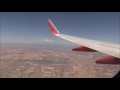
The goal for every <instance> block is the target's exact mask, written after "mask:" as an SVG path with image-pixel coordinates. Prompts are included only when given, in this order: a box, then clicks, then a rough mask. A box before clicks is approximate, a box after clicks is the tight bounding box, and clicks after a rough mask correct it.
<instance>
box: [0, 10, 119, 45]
mask: <svg viewBox="0 0 120 90" xmlns="http://www.w3.org/2000/svg"><path fill="white" fill-rule="evenodd" d="M0 14H1V42H0V43H28V44H29V43H34V44H35V43H36V44H38V43H40V44H41V43H44V44H61V45H75V44H74V43H71V42H69V41H66V40H63V39H61V38H58V37H55V36H53V35H52V34H51V32H50V30H49V27H48V24H47V20H48V19H51V21H52V22H53V23H54V25H55V26H56V28H57V29H58V30H59V31H60V32H61V33H63V34H68V35H72V36H77V37H82V38H88V39H93V40H99V41H105V42H110V43H117V44H118V43H120V40H119V36H120V30H119V29H120V28H119V26H120V13H119V12H1V13H0Z"/></svg>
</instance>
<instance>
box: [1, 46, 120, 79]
mask: <svg viewBox="0 0 120 90" xmlns="http://www.w3.org/2000/svg"><path fill="white" fill-rule="evenodd" d="M71 49H72V48H71V47H53V46H50V47H46V46H39V47H34V46H2V47H1V48H0V77H1V78H111V77H113V76H114V75H115V74H116V73H117V72H118V71H119V70H120V65H108V64H96V63H95V61H96V60H97V59H99V58H102V57H104V56H106V55H105V54H102V53H99V52H94V53H93V52H92V53H88V52H75V51H72V50H71Z"/></svg>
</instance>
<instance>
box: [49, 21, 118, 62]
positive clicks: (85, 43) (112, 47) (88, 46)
mask: <svg viewBox="0 0 120 90" xmlns="http://www.w3.org/2000/svg"><path fill="white" fill-rule="evenodd" d="M48 25H49V28H50V30H51V33H52V34H53V35H55V36H58V37H60V38H62V39H65V40H68V41H70V42H73V43H76V44H79V45H82V47H80V48H78V49H77V50H76V51H99V52H102V53H105V54H108V55H110V57H111V56H112V57H115V58H116V59H115V58H114V61H115V60H117V63H119V64H120V45H118V44H111V43H107V42H102V41H96V40H90V39H85V38H80V37H75V36H70V35H65V34H61V33H60V32H59V31H58V30H57V29H56V27H55V26H54V24H53V23H52V22H51V20H50V19H49V20H48ZM73 50H75V49H73ZM109 59H110V58H109ZM103 60H104V59H102V61H103ZM112 60H113V59H112ZM114 61H113V62H114ZM98 62H99V63H101V62H100V60H98V61H97V63H98ZM115 64H116V63H115Z"/></svg>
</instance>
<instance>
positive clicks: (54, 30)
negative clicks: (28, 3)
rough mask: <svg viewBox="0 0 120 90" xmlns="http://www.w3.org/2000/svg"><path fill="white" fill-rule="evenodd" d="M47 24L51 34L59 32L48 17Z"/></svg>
mask: <svg viewBox="0 0 120 90" xmlns="http://www.w3.org/2000/svg"><path fill="white" fill-rule="evenodd" d="M48 26H49V28H50V31H51V33H52V34H53V35H55V34H59V33H60V32H59V31H58V30H57V29H56V27H55V26H54V24H53V23H52V21H51V20H50V19H48Z"/></svg>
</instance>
